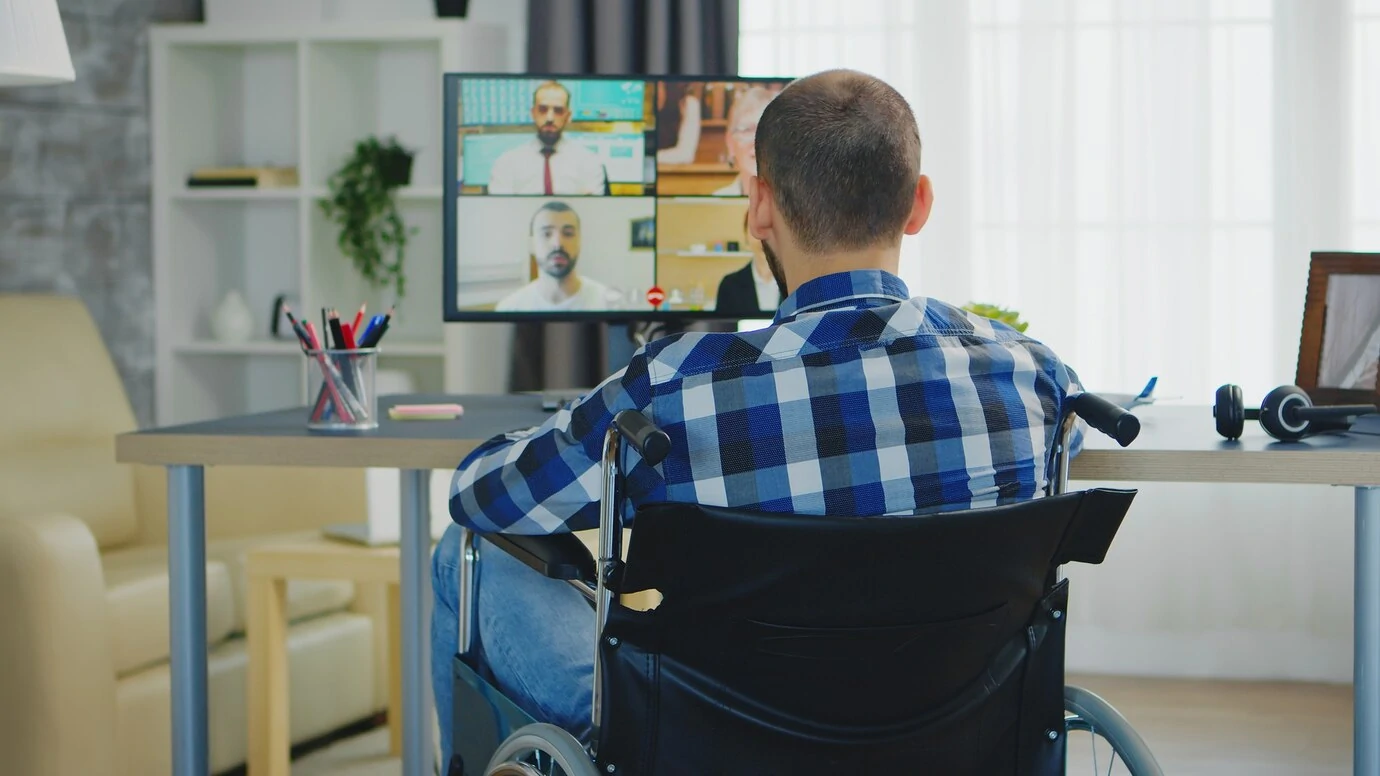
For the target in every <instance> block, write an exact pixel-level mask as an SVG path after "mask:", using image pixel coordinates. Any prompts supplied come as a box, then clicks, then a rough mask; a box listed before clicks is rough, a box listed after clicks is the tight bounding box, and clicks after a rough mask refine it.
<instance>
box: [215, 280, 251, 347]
mask: <svg viewBox="0 0 1380 776" xmlns="http://www.w3.org/2000/svg"><path fill="white" fill-rule="evenodd" d="M211 333H212V334H214V335H215V337H216V339H218V340H220V341H221V342H244V341H246V340H248V339H249V338H250V337H252V336H253V335H254V313H253V312H252V311H251V310H250V309H249V305H248V304H246V303H245V301H244V296H242V295H241V294H240V292H239V291H231V292H230V293H228V294H226V295H225V298H224V299H222V300H221V302H220V304H219V305H217V306H216V311H215V314H214V315H212V316H211Z"/></svg>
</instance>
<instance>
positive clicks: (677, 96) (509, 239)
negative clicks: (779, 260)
mask: <svg viewBox="0 0 1380 776" xmlns="http://www.w3.org/2000/svg"><path fill="white" fill-rule="evenodd" d="M787 83H788V81H786V80H782V79H762V78H723V77H716V78H706V77H695V78H691V77H655V78H652V77H632V76H584V75H581V76H567V75H549V76H548V75H532V74H523V75H504V74H488V73H451V74H447V75H446V77H445V101H446V102H445V110H444V116H445V155H444V164H445V170H446V172H445V176H444V180H445V200H444V214H445V241H444V250H445V256H444V257H443V266H444V268H445V269H444V275H445V276H444V278H443V280H444V285H445V288H444V308H445V319H446V320H447V321H552V320H566V321H573V320H604V321H613V322H633V321H667V322H671V321H677V320H695V319H719V320H745V319H747V320H761V319H770V318H771V317H772V316H773V315H774V313H775V310H776V306H777V304H779V302H780V298H779V296H780V295H779V291H778V290H777V288H776V283H775V281H774V280H772V279H771V276H770V273H769V271H767V270H766V265H765V261H764V260H763V259H762V258H761V256H760V252H761V246H760V244H758V243H757V241H756V240H754V239H753V238H752V237H751V236H750V235H749V234H747V229H746V216H747V197H746V195H745V194H744V192H743V189H742V180H743V179H744V178H745V177H746V176H747V175H751V174H754V173H755V172H756V155H755V150H754V135H755V132H756V128H757V121H758V119H759V118H760V117H761V115H762V111H763V110H764V109H765V108H766V106H767V104H768V103H769V102H770V101H771V100H772V99H773V98H774V97H775V96H776V94H777V93H779V92H780V91H781V89H782V88H784V87H785V85H786V84H787ZM754 259H756V260H755V261H754Z"/></svg>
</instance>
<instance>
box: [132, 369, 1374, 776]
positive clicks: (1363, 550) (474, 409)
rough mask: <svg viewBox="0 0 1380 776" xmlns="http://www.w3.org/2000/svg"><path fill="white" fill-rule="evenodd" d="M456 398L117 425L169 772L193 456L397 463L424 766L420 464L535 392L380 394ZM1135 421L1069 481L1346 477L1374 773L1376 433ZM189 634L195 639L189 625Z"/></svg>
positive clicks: (1364, 724) (198, 506)
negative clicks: (137, 521)
mask: <svg viewBox="0 0 1380 776" xmlns="http://www.w3.org/2000/svg"><path fill="white" fill-rule="evenodd" d="M439 401H458V402H460V403H461V404H463V405H464V407H465V415H464V417H463V418H461V419H460V420H458V421H454V422H449V421H446V422H421V421H413V422H403V423H399V422H393V421H390V420H388V417H387V412H386V411H383V412H381V413H380V415H381V416H382V419H381V420H380V425H379V428H378V429H376V430H374V431H370V432H366V433H358V434H350V435H327V434H319V433H308V432H307V430H306V427H305V418H306V410H305V408H299V409H293V410H284V411H280V412H271V413H264V414H259V415H248V416H242V417H235V418H227V419H224V420H217V421H210V422H206V423H198V424H190V425H185V426H176V427H170V428H161V429H151V430H147V431H141V432H135V433H131V434H123V435H120V436H119V437H117V439H116V459H117V460H119V461H121V462H128V463H147V464H159V465H165V466H167V467H168V469H169V472H168V474H169V476H168V495H169V498H168V529H169V530H168V553H169V573H170V575H171V582H172V584H171V593H170V603H171V609H170V614H171V623H172V624H171V628H172V656H171V657H172V676H171V679H172V702H173V767H174V773H176V774H178V776H188V775H189V774H198V776H204V774H205V773H206V772H207V766H206V763H207V756H206V735H207V733H206V644H205V637H204V634H205V632H206V623H205V618H206V612H205V596H206V587H205V569H206V564H205V532H204V512H205V509H204V504H203V501H202V467H203V466H207V465H257V466H263V465H282V466H288V465H293V466H347V467H380V468H398V469H402V470H403V471H402V516H403V524H402V545H401V548H402V553H401V554H402V559H401V566H402V575H401V580H402V585H401V587H402V590H401V597H402V614H403V617H402V628H403V633H402V645H403V653H402V671H403V693H402V695H403V772H404V773H405V774H408V776H421V775H422V774H429V773H430V772H431V771H430V763H429V760H430V756H431V754H430V752H431V750H430V746H429V742H428V740H427V739H428V738H429V724H430V708H429V706H428V695H427V692H426V684H425V683H426V681H427V673H426V666H427V663H426V660H427V654H426V651H427V648H428V645H429V639H428V638H427V631H426V622H425V620H424V619H423V616H422V615H423V612H424V611H425V609H424V607H425V605H426V592H427V590H428V587H427V579H426V576H425V574H426V570H427V560H428V544H429V542H428V525H429V517H428V514H429V505H428V503H427V501H428V495H427V476H428V473H429V471H430V470H431V469H447V468H452V467H454V466H456V465H457V464H458V463H459V462H460V460H461V459H462V458H463V457H464V456H465V454H467V453H468V452H470V451H471V450H473V449H474V448H475V446H477V445H478V444H479V443H480V442H482V441H483V440H486V439H488V438H490V437H492V436H494V435H496V434H499V433H502V432H504V431H508V430H511V429H513V428H519V427H523V426H530V425H534V424H537V423H540V422H542V421H543V420H544V419H545V418H546V417H547V415H546V413H544V412H543V411H542V410H541V406H540V399H539V398H538V397H535V396H459V397H439V396H404V397H383V398H381V399H380V400H379V404H380V407H381V408H386V407H388V406H391V405H392V404H394V403H414V402H415V403H421V402H439ZM1197 418H1198V416H1197V415H1191V416H1187V417H1183V416H1180V417H1177V418H1159V417H1157V418H1155V419H1153V420H1147V421H1146V422H1145V424H1144V429H1143V431H1142V433H1141V436H1140V438H1139V439H1137V440H1136V442H1135V444H1133V445H1132V446H1131V447H1129V448H1126V449H1121V448H1117V447H1116V446H1115V443H1113V442H1111V441H1110V440H1108V439H1105V438H1103V437H1101V435H1098V434H1096V433H1093V434H1091V435H1090V436H1089V438H1088V442H1087V445H1086V449H1085V450H1084V452H1083V454H1082V455H1080V456H1078V457H1077V458H1076V459H1074V461H1073V465H1072V467H1071V469H1070V477H1071V478H1072V479H1077V480H1110V481H1146V482H1156V481H1158V482H1237V483H1301V484H1320V485H1345V486H1354V487H1355V488H1356V581H1355V588H1356V604H1355V613H1354V616H1355V620H1356V631H1355V634H1356V635H1355V667H1354V670H1355V682H1354V683H1355V696H1356V710H1355V728H1354V729H1355V733H1354V736H1355V768H1354V773H1356V774H1358V776H1361V775H1364V776H1380V438H1368V437H1360V436H1344V435H1334V436H1324V437H1314V438H1312V439H1309V440H1305V441H1304V442H1301V443H1296V444H1289V445H1285V444H1278V443H1273V442H1272V440H1270V439H1269V438H1268V437H1266V436H1265V435H1264V433H1263V432H1261V431H1260V429H1259V426H1258V425H1257V424H1255V423H1251V424H1249V425H1248V426H1247V435H1246V437H1245V438H1243V439H1242V440H1240V441H1239V442H1227V441H1225V440H1223V439H1221V438H1219V437H1217V436H1216V433H1215V432H1214V431H1213V423H1212V414H1211V410H1210V409H1209V408H1207V407H1204V408H1202V410H1201V420H1198V419H1197ZM198 634H201V636H200V638H197V637H196V636H197V635H198Z"/></svg>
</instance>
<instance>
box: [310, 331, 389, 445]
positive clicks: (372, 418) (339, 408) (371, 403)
mask: <svg viewBox="0 0 1380 776" xmlns="http://www.w3.org/2000/svg"><path fill="white" fill-rule="evenodd" d="M378 363H379V351H378V348H358V349H355V350H308V351H307V398H308V399H309V400H310V402H311V403H310V404H309V405H308V411H309V415H308V416H307V428H308V429H311V430H315V431H360V430H365V429H371V428H378V425H379V418H378V407H379V402H378V394H376V393H375V392H374V375H375V373H376V372H377V371H378Z"/></svg>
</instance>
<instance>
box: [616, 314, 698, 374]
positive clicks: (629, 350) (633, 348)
mask: <svg viewBox="0 0 1380 776" xmlns="http://www.w3.org/2000/svg"><path fill="white" fill-rule="evenodd" d="M683 331H685V324H683V323H680V322H675V321H637V322H635V323H610V324H609V325H608V348H607V351H608V357H609V363H608V367H609V369H608V371H609V374H613V373H614V372H617V371H618V370H619V369H622V368H623V367H625V366H627V365H628V362H629V361H631V360H632V357H633V354H634V353H636V352H637V349H638V348H640V347H642V346H643V345H646V344H647V343H648V342H651V341H652V340H656V339H661V338H662V337H669V336H671V335H672V334H680V333H681V332H683Z"/></svg>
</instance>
